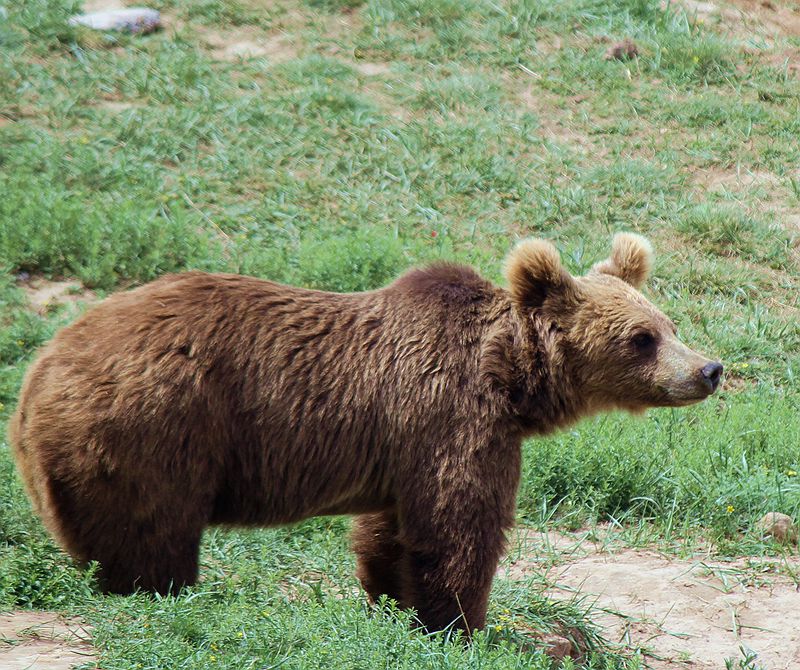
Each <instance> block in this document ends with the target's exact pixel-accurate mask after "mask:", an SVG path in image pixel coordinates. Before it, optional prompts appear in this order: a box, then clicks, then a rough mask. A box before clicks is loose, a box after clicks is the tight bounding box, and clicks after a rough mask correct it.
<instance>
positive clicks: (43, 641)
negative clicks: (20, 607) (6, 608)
mask: <svg viewBox="0 0 800 670" xmlns="http://www.w3.org/2000/svg"><path fill="white" fill-rule="evenodd" d="M95 658H96V657H95V653H94V650H93V649H92V645H91V634H90V632H89V630H88V629H87V628H86V627H85V626H84V625H83V624H82V623H81V622H80V621H79V620H77V619H63V618H61V617H60V616H58V615H57V614H55V613H53V612H11V613H9V614H0V668H3V670H69V668H72V667H74V666H76V665H83V664H88V663H91V662H93V661H94V660H95Z"/></svg>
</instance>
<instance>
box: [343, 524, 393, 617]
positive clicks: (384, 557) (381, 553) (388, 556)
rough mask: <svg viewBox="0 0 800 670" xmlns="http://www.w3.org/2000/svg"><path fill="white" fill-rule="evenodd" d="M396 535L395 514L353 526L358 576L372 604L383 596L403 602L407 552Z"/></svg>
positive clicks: (353, 542) (353, 543)
mask: <svg viewBox="0 0 800 670" xmlns="http://www.w3.org/2000/svg"><path fill="white" fill-rule="evenodd" d="M397 533H398V523H397V515H396V513H395V511H394V510H391V511H388V512H380V513H377V514H364V515H362V516H359V517H358V518H356V520H355V523H354V525H353V535H352V546H353V551H354V552H355V554H356V557H357V560H358V565H357V568H356V576H357V577H358V578H359V580H361V584H362V586H363V587H364V590H365V591H366V592H367V594H368V595H369V599H370V600H371V601H372V602H373V603H374V602H376V601H377V600H378V598H380V596H381V595H387V596H389V597H390V598H394V599H395V600H400V595H401V594H400V589H401V579H400V573H401V563H402V560H403V554H404V549H403V545H402V544H400V542H399V540H398V537H397Z"/></svg>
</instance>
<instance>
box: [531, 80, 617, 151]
mask: <svg viewBox="0 0 800 670" xmlns="http://www.w3.org/2000/svg"><path fill="white" fill-rule="evenodd" d="M517 98H518V100H519V103H520V106H521V107H522V108H524V109H528V110H530V111H531V112H533V113H534V114H536V116H537V117H538V119H539V124H540V131H541V133H542V135H543V137H544V138H545V139H547V140H550V141H553V142H556V143H557V144H561V145H565V146H568V147H570V148H571V149H573V150H576V151H578V152H580V153H583V154H587V155H588V154H591V155H592V156H594V157H596V158H602V157H603V156H605V155H607V153H608V151H607V149H606V148H605V147H603V146H601V145H599V143H598V142H595V141H594V140H593V139H592V137H590V136H589V135H588V134H587V133H586V132H584V131H581V130H578V129H577V128H575V127H573V126H572V125H570V123H569V121H570V120H571V117H572V115H573V114H575V113H576V109H577V105H579V104H580V102H582V101H581V100H573V101H572V102H573V103H574V104H573V105H571V106H570V109H565V110H560V109H558V106H557V105H556V103H555V102H553V101H548V100H546V99H544V97H543V94H542V93H541V91H539V90H538V89H537V88H535V87H533V86H529V87H525V88H521V89H520V90H518V91H517Z"/></svg>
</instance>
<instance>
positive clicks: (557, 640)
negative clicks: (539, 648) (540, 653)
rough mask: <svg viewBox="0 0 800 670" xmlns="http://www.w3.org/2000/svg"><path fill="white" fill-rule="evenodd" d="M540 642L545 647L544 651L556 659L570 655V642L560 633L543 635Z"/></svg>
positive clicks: (559, 659)
mask: <svg viewBox="0 0 800 670" xmlns="http://www.w3.org/2000/svg"><path fill="white" fill-rule="evenodd" d="M542 643H543V644H544V647H545V648H544V653H545V654H547V655H548V656H549V657H550V658H552V659H554V660H556V661H561V660H563V659H565V658H568V657H569V658H571V657H572V642H570V641H569V640H568V639H567V638H565V637H562V636H561V635H545V636H544V637H543V638H542Z"/></svg>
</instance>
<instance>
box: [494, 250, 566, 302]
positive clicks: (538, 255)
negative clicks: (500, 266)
mask: <svg viewBox="0 0 800 670" xmlns="http://www.w3.org/2000/svg"><path fill="white" fill-rule="evenodd" d="M505 275H506V279H507V280H508V290H509V291H510V292H511V297H512V299H513V300H514V303H515V304H516V305H517V307H518V308H520V309H534V308H536V307H541V306H542V305H543V304H544V301H545V300H546V299H547V298H548V297H551V296H556V295H561V296H562V297H564V298H572V297H573V296H574V294H575V289H576V285H575V280H574V279H573V278H572V276H571V275H570V274H569V273H568V272H567V271H566V270H565V269H564V267H563V266H562V265H561V257H560V256H559V255H558V251H557V250H556V248H555V247H554V246H553V245H552V244H550V242H546V241H545V240H523V241H522V242H520V243H519V244H517V246H516V247H514V249H513V250H512V251H511V253H510V254H509V255H508V258H507V259H506V265H505Z"/></svg>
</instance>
